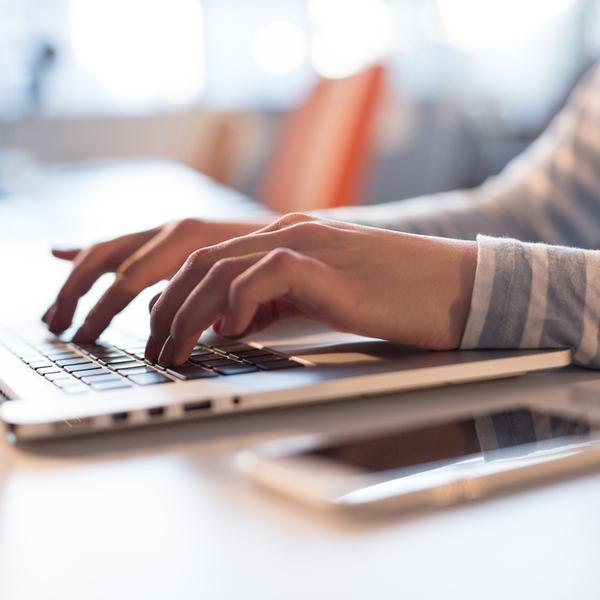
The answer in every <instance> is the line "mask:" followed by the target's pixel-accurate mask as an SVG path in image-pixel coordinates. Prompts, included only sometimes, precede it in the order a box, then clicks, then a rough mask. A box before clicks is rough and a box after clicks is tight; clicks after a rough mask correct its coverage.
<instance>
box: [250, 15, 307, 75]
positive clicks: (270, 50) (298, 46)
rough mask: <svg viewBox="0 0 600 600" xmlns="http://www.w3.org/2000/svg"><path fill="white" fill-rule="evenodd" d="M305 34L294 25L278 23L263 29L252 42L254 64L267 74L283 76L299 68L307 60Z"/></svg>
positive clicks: (283, 22)
mask: <svg viewBox="0 0 600 600" xmlns="http://www.w3.org/2000/svg"><path fill="white" fill-rule="evenodd" d="M306 49H307V42H306V37H305V35H304V32H303V31H302V30H301V29H300V27H298V26H297V25H294V24H293V23H288V22H285V21H277V22H275V23H270V24H269V25H266V26H265V27H263V28H262V29H261V30H260V31H259V32H258V33H257V34H256V36H254V40H253V41H252V57H253V58H254V62H256V64H257V65H258V66H259V67H260V68H261V69H262V70H263V71H265V72H266V73H271V74H272V75H282V74H283V73H289V72H290V71H293V70H294V69H296V68H298V67H299V66H300V65H301V64H302V63H303V62H304V59H305V58H306Z"/></svg>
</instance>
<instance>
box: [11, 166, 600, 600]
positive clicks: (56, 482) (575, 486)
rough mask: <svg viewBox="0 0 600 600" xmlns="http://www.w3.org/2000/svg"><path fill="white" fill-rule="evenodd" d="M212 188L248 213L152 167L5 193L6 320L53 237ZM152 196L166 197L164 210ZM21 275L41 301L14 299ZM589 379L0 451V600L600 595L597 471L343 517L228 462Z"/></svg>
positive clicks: (131, 222) (60, 270)
mask: <svg viewBox="0 0 600 600" xmlns="http://www.w3.org/2000/svg"><path fill="white" fill-rule="evenodd" d="M223 195H228V196H229V201H230V202H231V204H230V206H231V207H232V210H236V211H243V210H251V207H249V206H248V205H247V204H246V202H245V200H244V199H243V198H238V197H237V196H236V195H235V194H232V193H227V192H225V191H223V190H220V189H219V188H217V187H215V186H214V185H213V184H211V183H210V182H208V181H206V180H205V179H203V178H200V177H198V176H197V175H195V174H193V173H191V172H189V171H187V170H185V169H183V168H181V167H178V166H176V165H172V164H168V163H167V164H165V163H158V162H157V163H154V164H148V163H137V164H127V165H120V166H119V165H116V166H109V165H107V166H102V167H92V168H89V169H83V170H71V171H69V170H63V171H59V172H55V173H54V174H52V175H51V176H47V175H46V176H44V177H42V178H40V179H39V180H38V181H37V182H34V184H32V185H31V186H29V189H28V190H27V191H26V193H23V194H20V195H19V197H17V195H15V194H13V195H11V196H10V197H9V198H6V197H5V198H1V197H0V238H1V239H0V248H1V251H2V259H1V260H0V281H1V282H2V284H1V285H2V288H1V289H2V292H1V293H0V307H1V310H2V313H3V319H6V315H8V314H10V315H12V314H14V315H21V316H28V317H30V316H31V315H39V314H41V312H42V311H43V309H44V308H45V307H46V304H47V303H49V302H50V301H51V300H52V299H53V297H54V294H55V293H56V291H57V289H58V286H59V284H60V283H61V282H62V279H61V278H62V277H64V276H65V275H66V273H67V272H68V265H63V264H59V263H58V262H57V261H52V260H51V259H49V258H48V257H47V255H46V254H45V253H46V252H47V242H48V239H49V237H50V238H53V239H54V241H55V242H56V243H58V242H61V243H64V244H65V245H69V244H71V243H76V242H78V241H81V242H83V243H87V242H88V241H89V235H90V233H89V232H91V231H101V230H102V228H103V227H104V226H106V235H107V236H112V235H113V234H115V233H120V232H125V231H130V230H132V229H138V228H143V227H146V226H150V225H154V224H156V223H158V222H162V221H163V220H165V219H166V218H180V217H182V216H189V215H190V214H198V215H200V214H213V215H214V214H216V213H217V212H218V211H219V210H221V211H222V206H217V205H216V203H215V202H214V199H215V198H217V197H218V198H221V197H222V196H223ZM56 197H60V198H61V207H63V206H68V205H69V204H71V205H72V206H71V208H70V209H69V210H68V211H67V212H66V213H65V216H64V220H63V227H62V228H61V230H60V231H53V232H48V231H46V229H45V228H44V214H45V211H47V210H50V209H51V206H50V202H51V200H52V198H56ZM89 198H94V199H96V200H97V201H98V202H99V203H100V204H99V205H98V204H96V206H95V207H92V206H91V205H90V204H89V203H88V199H89ZM160 198H170V201H169V203H167V206H164V204H163V205H162V206H161V205H160V203H157V202H156V200H157V199H160ZM124 199H126V200H133V201H134V202H135V203H136V204H138V205H139V207H140V208H141V211H140V213H139V214H138V215H137V216H127V217H124V218H123V219H122V220H115V219H114V218H113V217H108V216H107V215H108V212H107V211H106V210H104V209H103V208H102V206H105V207H106V208H108V205H114V206H117V207H121V210H122V211H124V212H123V214H124V215H129V213H127V212H126V210H125V207H124V206H123V205H122V200H124ZM17 203H20V204H21V206H20V207H19V206H18V205H17ZM23 204H26V205H27V207H28V208H29V209H30V217H28V218H27V219H26V220H24V219H23V218H22V217H21V215H22V210H21V209H22V205H23ZM61 210H62V208H61ZM167 211H168V212H167ZM167 215H168V216H167ZM80 222H83V223H84V228H83V229H75V224H76V223H80ZM86 223H87V224H89V229H88V227H87V225H85V224H86ZM62 240H64V242H62ZM24 269H25V271H24ZM27 277H31V278H33V279H34V282H35V285H36V286H37V289H38V290H39V293H38V294H37V295H36V296H35V297H34V298H32V299H31V300H27V301H24V299H23V298H24V294H23V291H24V290H26V289H27V287H28V286H29V284H28V283H27V281H28V280H27V279H26V278H27ZM581 382H587V383H583V384H582V383H581ZM596 385H597V386H598V389H600V374H596V373H593V372H587V371H583V370H577V369H570V370H567V371H563V372H560V373H554V374H549V375H548V374H546V375H537V376H532V377H521V378H515V379H511V380H505V381H498V382H489V383H480V384H471V385H464V386H456V387H453V388H446V389H438V390H430V391H423V392H418V393H410V394H403V395H397V396H396V397H387V398H376V399H370V400H364V401H351V402H340V403H332V404H323V405H318V406H310V407H305V408H291V409H285V410H279V411H275V410H273V411H265V412H260V413H258V412H257V413H254V414H250V413H247V414H238V415H233V416H229V417H226V418H225V417H223V418H214V419H208V420H204V421H197V422H187V423H181V424H171V425H167V426H161V427H155V428H147V429H140V430H130V431H121V432H117V433H114V432H113V433H105V434H97V435H94V436H88V437H80V438H71V439H64V440H50V441H45V442H37V443H35V444H27V445H20V446H17V447H12V446H9V445H8V444H6V443H5V442H4V441H0V494H1V495H0V598H1V599H2V600H20V599H27V600H32V599H36V600H42V599H50V598H52V599H57V600H58V599H60V600H75V599H77V600H81V599H88V598H94V599H102V600H105V599H107V598H110V599H114V600H116V599H121V598H122V599H124V600H125V599H127V600H132V599H138V598H141V599H155V598H156V599H167V598H168V599H177V600H184V599H188V598H203V599H205V598H206V599H213V598H219V599H236V600H237V599H241V598H245V599H257V600H267V599H277V600H279V599H282V598H286V599H287V598H290V599H305V598H317V599H321V598H323V599H338V598H340V599H342V598H343V599H354V598H356V599H359V598H360V599H373V598H376V599H384V598H385V599H387V598H390V599H394V600H397V599H399V598H408V599H417V598H418V599H421V598H423V599H437V598H444V599H447V598H457V599H461V600H467V599H474V600H475V599H477V600H480V599H481V598H486V599H488V598H498V599H501V600H506V598H511V599H515V598H527V599H531V598H544V599H557V600H558V599H560V600H563V599H564V598H568V597H580V598H584V597H597V596H598V595H599V594H600V580H599V578H598V577H597V575H596V569H597V568H598V567H597V564H598V554H599V551H598V546H599V544H600V474H598V473H592V474H588V475H587V476H583V477H579V478H574V479H570V480H561V481H558V482H554V483H552V484H551V485H547V486H544V487H535V488H532V489H528V490H523V491H520V492H519V493H516V494H512V495H505V496H502V497H496V498H493V499H487V500H482V501H477V502H473V503H470V504H462V505H459V506H455V507H451V508H448V509H444V510H439V511H428V512H421V513H418V514H411V515H409V516H389V517H385V518H381V519H377V520H373V519H372V520H352V519H348V518H342V517H340V516H334V515H326V514H320V513H318V512H315V511H312V510H310V509H307V508H304V507H302V506H299V505H297V504H295V503H293V502H292V501H289V500H287V499H284V498H280V497H278V496H276V495H273V494H271V493H269V492H267V491H263V490H260V489H257V488H255V487H253V486H252V485H251V484H249V483H248V482H246V481H245V480H244V479H243V478H241V477H240V476H238V475H237V473H236V472H235V470H234V469H233V467H232V464H231V461H232V456H233V455H234V454H235V452H236V451H237V450H238V449H241V448H244V447H247V446H248V445H252V444H255V443H257V442H259V441H263V440H266V439H272V438H275V437H279V436H282V435H286V434H289V433H298V432H307V431H317V432H330V431H342V430H346V429H352V428H354V429H356V428H360V427H377V426H378V425H380V424H383V423H386V424H389V423H390V422H395V421H397V422H401V421H402V419H403V418H404V417H405V415H406V414H407V413H409V412H411V411H413V410H417V409H419V410H422V409H423V408H425V409H426V410H443V409H444V406H447V404H448V403H449V402H452V401H453V400H455V399H460V400H462V401H465V402H473V403H477V402H478V401H480V400H481V398H487V399H492V400H493V399H502V398H507V397H510V398H514V399H519V398H527V399H529V398H531V397H536V396H537V397H540V398H542V399H547V400H548V401H552V400H553V399H555V398H559V397H563V396H565V395H566V397H569V398H572V399H573V401H584V402H595V399H594V394H593V393H590V394H588V395H585V394H583V395H581V394H580V393H579V391H580V390H581V389H582V386H583V387H585V386H588V387H589V389H590V390H592V392H593V390H594V389H595V387H596ZM599 404H600V403H599Z"/></svg>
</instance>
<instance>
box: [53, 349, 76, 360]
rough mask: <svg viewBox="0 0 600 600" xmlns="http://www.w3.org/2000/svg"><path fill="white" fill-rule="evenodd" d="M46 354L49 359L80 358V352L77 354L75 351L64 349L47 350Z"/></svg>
mask: <svg viewBox="0 0 600 600" xmlns="http://www.w3.org/2000/svg"><path fill="white" fill-rule="evenodd" d="M46 356H47V357H48V358H49V359H50V360H54V361H57V360H62V359H65V358H82V356H81V354H77V352H73V351H66V350H65V351H64V352H49V353H48V354H46Z"/></svg>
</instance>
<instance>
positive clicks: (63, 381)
mask: <svg viewBox="0 0 600 600" xmlns="http://www.w3.org/2000/svg"><path fill="white" fill-rule="evenodd" d="M52 383H53V384H54V385H55V386H56V387H59V388H61V389H62V388H63V387H65V386H66V385H75V384H78V383H79V381H77V379H74V378H73V377H68V378H67V379H55V380H54V381H53V382H52Z"/></svg>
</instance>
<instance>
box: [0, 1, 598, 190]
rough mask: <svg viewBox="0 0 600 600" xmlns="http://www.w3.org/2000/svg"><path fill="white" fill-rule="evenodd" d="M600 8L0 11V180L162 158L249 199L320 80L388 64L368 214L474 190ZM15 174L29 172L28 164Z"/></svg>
mask: <svg viewBox="0 0 600 600" xmlns="http://www.w3.org/2000/svg"><path fill="white" fill-rule="evenodd" d="M599 9H600V0H485V1H483V2H482V1H481V0H0V177H2V176H4V177H6V176H7V172H8V175H10V173H11V170H14V169H18V165H19V164H23V161H19V160H14V157H15V156H21V157H23V156H25V157H28V160H29V164H30V165H31V164H33V163H35V161H39V162H63V161H74V160H86V159H90V158H97V157H129V156H164V157H167V158H173V159H175V160H180V161H182V162H185V163H187V164H189V165H191V166H193V167H194V168H197V169H199V170H201V171H204V172H206V173H208V174H209V175H211V176H213V177H215V178H217V179H219V180H221V181H223V182H225V183H227V184H229V185H233V186H235V187H238V188H239V189H242V190H243V191H246V192H248V193H252V192H253V190H254V185H255V182H256V181H257V180H258V179H259V178H260V173H261V171H262V169H263V168H264V164H265V161H266V160H268V156H269V151H270V149H271V144H272V141H273V140H274V139H275V138H276V135H277V131H278V127H279V124H280V122H281V119H282V115H284V114H285V111H286V110H288V109H290V108H292V107H294V106H295V105H297V104H298V103H300V102H302V99H303V98H304V97H306V95H307V94H308V93H309V92H310V89H311V88H312V86H313V85H314V84H315V82H316V81H317V80H318V78H319V77H330V78H337V77H344V76H346V75H350V74H352V73H355V72H356V71H358V70H360V69H362V68H364V67H366V66H368V65H369V64H371V63H372V62H374V61H383V62H384V64H385V65H386V66H387V69H388V86H389V93H388V95H387V97H386V100H385V103H384V107H383V110H382V114H381V116H380V120H379V127H378V131H377V136H376V148H375V152H374V154H373V159H372V161H371V172H370V177H369V181H368V184H367V186H366V187H365V190H364V194H363V196H364V201H365V202H382V201H387V200H392V199H397V198H406V197H411V196H414V195H418V194H421V193H428V192H435V191H441V190H446V189H452V188H455V187H470V186H473V185H477V184H478V183H479V182H481V181H482V180H483V179H484V178H485V177H487V176H488V175H490V174H493V173H496V172H498V171H499V170H500V169H501V168H502V166H503V165H504V164H505V163H506V162H507V161H508V160H509V159H510V158H511V157H512V156H514V155H515V154H517V153H518V152H520V151H521V150H522V149H523V148H524V147H525V146H526V145H527V144H528V143H529V141H530V140H531V139H533V138H534V137H535V136H536V135H537V134H538V133H539V132H540V130H541V129H543V127H544V126H545V124H546V123H547V121H548V119H549V118H550V117H551V115H552V114H553V112H554V111H555V110H557V108H558V107H559V106H560V105H561V103H562V102H563V101H564V98H565V95H566V94H567V93H568V91H569V89H570V88H571V87H572V85H573V84H574V82H575V81H576V80H577V79H578V78H579V77H580V75H581V74H582V73H583V72H584V71H585V69H586V68H587V67H588V66H589V65H591V64H592V63H593V62H594V60H595V59H596V57H597V56H598V54H599V52H600V42H598V40H600V35H599V34H600V18H599V15H600V10H599ZM14 165H17V166H16V167H15V166H14Z"/></svg>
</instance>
